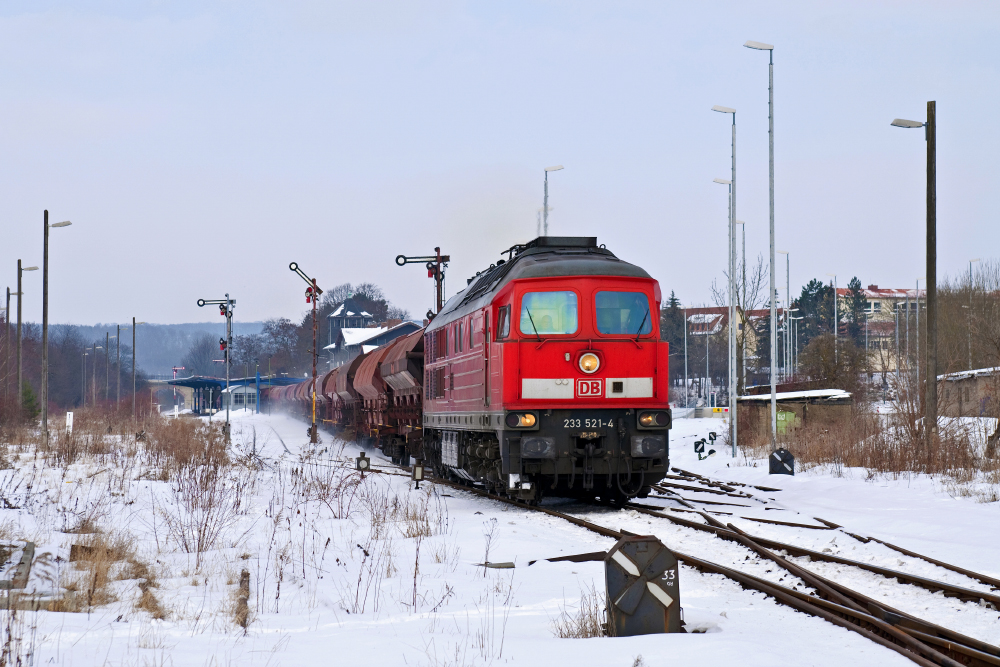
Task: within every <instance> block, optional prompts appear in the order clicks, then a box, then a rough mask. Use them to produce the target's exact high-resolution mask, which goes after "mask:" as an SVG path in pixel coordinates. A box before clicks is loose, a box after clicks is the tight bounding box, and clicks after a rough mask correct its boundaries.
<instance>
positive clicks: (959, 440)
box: [740, 388, 1000, 502]
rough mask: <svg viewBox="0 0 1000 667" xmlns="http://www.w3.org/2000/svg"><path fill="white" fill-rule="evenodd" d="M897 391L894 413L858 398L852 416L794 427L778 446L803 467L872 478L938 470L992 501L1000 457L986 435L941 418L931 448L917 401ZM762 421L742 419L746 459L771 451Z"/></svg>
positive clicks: (937, 473) (968, 491)
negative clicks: (987, 447) (853, 471)
mask: <svg viewBox="0 0 1000 667" xmlns="http://www.w3.org/2000/svg"><path fill="white" fill-rule="evenodd" d="M904 389H905V388H904ZM897 395H898V396H899V398H898V400H897V401H896V402H895V404H894V405H893V412H891V413H889V414H878V413H876V412H875V410H874V408H873V406H872V405H871V404H867V403H859V404H856V405H855V406H853V409H852V412H851V415H850V417H849V418H846V419H840V420H837V421H833V420H830V421H826V422H820V423H810V424H809V425H807V426H803V427H798V428H795V429H794V430H791V431H790V432H788V433H786V434H784V435H781V436H779V440H778V441H779V445H781V446H785V447H787V448H788V449H789V450H790V451H791V452H792V453H793V454H794V455H795V459H796V463H797V464H798V466H799V468H800V469H801V470H808V469H809V468H812V467H816V466H826V467H829V468H830V469H831V470H832V471H833V473H834V474H835V475H841V474H843V471H844V469H845V468H861V469H864V470H865V471H866V473H867V475H868V477H869V478H876V477H888V478H898V477H900V476H903V475H906V474H911V473H917V474H926V475H933V476H937V477H940V478H941V479H942V481H943V482H945V483H946V484H951V485H952V486H953V487H954V488H956V489H957V488H958V487H963V486H965V485H974V488H966V490H965V491H964V492H961V493H957V495H967V496H972V497H976V498H977V499H980V501H981V502H992V500H991V499H993V498H996V497H997V495H998V493H1000V486H998V483H1000V457H995V456H988V455H986V454H985V452H984V450H983V448H982V447H981V446H980V445H979V442H980V441H981V440H984V437H983V435H984V434H981V433H976V432H974V428H976V427H975V426H973V425H972V424H973V423H972V422H970V421H967V420H966V421H963V420H956V419H944V418H942V419H941V420H940V426H939V432H938V434H937V438H936V439H935V440H934V442H933V444H931V445H930V446H929V447H928V445H927V442H926V438H925V434H924V431H923V423H922V422H923V420H922V415H921V414H920V412H919V406H918V404H917V401H916V400H915V399H913V398H912V396H911V395H910V394H908V393H907V392H906V391H905V390H904V391H900V392H898V394H897ZM763 422H764V420H759V421H757V422H754V421H753V420H752V419H751V418H750V416H749V415H748V414H747V413H744V416H743V417H742V418H741V419H740V440H741V443H740V447H741V449H742V451H743V453H744V456H746V457H747V458H751V457H752V458H756V459H763V458H767V456H768V455H769V454H770V452H771V443H770V429H769V426H768V424H767V423H763ZM982 485H985V486H986V490H985V491H984V490H983V489H982V488H981V486H982ZM990 487H993V488H992V489H991V488H990Z"/></svg>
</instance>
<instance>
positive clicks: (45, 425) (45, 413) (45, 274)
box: [42, 211, 73, 445]
mask: <svg viewBox="0 0 1000 667" xmlns="http://www.w3.org/2000/svg"><path fill="white" fill-rule="evenodd" d="M44 218H45V225H44V227H45V234H44V241H43V243H42V435H43V437H44V438H45V444H46V445H48V444H49V227H69V226H70V225H72V224H73V223H72V222H70V221H69V220H65V221H63V222H56V223H54V224H52V225H50V224H49V212H48V211H45V214H44Z"/></svg>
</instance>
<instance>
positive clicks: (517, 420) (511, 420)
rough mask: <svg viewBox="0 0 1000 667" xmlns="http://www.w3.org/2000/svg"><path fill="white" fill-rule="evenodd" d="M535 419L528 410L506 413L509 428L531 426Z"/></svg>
mask: <svg viewBox="0 0 1000 667" xmlns="http://www.w3.org/2000/svg"><path fill="white" fill-rule="evenodd" d="M536 421H537V419H536V418H535V415H533V414H532V413H530V412H512V413H510V414H509V415H507V419H506V422H507V426H508V427H509V428H531V427H532V426H534V425H535V423H536Z"/></svg>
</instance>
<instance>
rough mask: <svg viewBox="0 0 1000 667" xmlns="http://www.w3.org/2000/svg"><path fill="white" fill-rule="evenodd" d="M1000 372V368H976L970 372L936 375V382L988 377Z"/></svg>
mask: <svg viewBox="0 0 1000 667" xmlns="http://www.w3.org/2000/svg"><path fill="white" fill-rule="evenodd" d="M997 371H1000V366H991V367H990V368H976V369H974V370H971V371H958V372H957V373H946V374H944V375H938V376H937V378H938V381H940V380H966V379H968V378H973V377H977V376H980V375H984V376H986V377H989V376H991V375H993V374H994V373H996V372H997Z"/></svg>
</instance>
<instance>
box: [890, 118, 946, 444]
mask: <svg viewBox="0 0 1000 667" xmlns="http://www.w3.org/2000/svg"><path fill="white" fill-rule="evenodd" d="M891 125H892V126H893V127H903V128H911V129H912V128H918V127H922V128H924V140H925V141H926V142H927V373H926V378H927V388H926V393H925V399H924V422H925V423H926V424H927V434H926V436H927V449H928V451H929V450H930V447H931V445H932V444H933V443H934V439H935V437H936V436H937V107H936V104H935V102H934V101H933V100H931V101H929V102H927V122H926V123H921V122H919V121H915V120H905V119H902V118H897V119H895V120H893V121H892V123H891Z"/></svg>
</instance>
